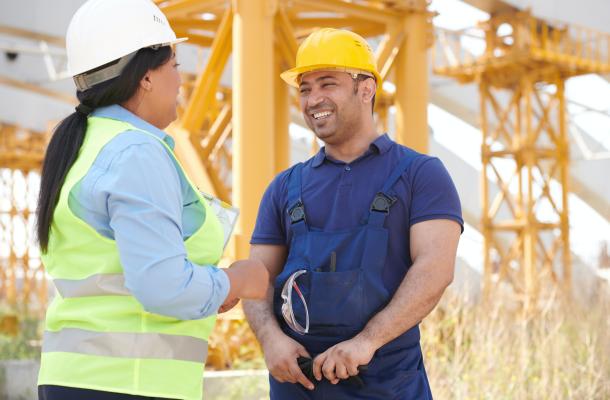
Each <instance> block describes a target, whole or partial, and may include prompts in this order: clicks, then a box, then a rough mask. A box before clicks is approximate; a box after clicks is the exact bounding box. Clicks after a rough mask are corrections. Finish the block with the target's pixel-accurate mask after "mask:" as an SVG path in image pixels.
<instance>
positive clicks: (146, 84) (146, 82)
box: [140, 72, 152, 92]
mask: <svg viewBox="0 0 610 400" xmlns="http://www.w3.org/2000/svg"><path fill="white" fill-rule="evenodd" d="M140 87H141V88H142V90H145V91H147V92H150V91H151V90H152V80H151V79H150V72H147V73H146V74H145V75H144V76H143V77H142V79H141V80H140Z"/></svg>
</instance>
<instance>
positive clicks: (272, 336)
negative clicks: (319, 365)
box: [244, 245, 313, 389]
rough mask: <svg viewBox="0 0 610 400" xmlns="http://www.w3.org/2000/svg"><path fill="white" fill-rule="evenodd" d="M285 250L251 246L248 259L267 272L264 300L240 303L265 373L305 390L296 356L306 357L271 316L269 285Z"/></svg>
mask: <svg viewBox="0 0 610 400" xmlns="http://www.w3.org/2000/svg"><path fill="white" fill-rule="evenodd" d="M286 256H287V249H286V246H281V245H252V247H251V249H250V259H253V260H259V261H261V262H262V263H263V264H264V265H265V266H266V267H267V270H268V271H269V280H270V282H269V289H268V291H267V299H266V300H247V301H244V313H245V314H246V318H247V320H248V323H249V324H250V327H251V328H252V330H253V331H254V334H255V335H256V338H257V339H258V341H259V343H260V344H261V346H262V348H263V353H264V356H265V362H266V363H267V368H268V369H269V372H270V373H271V375H273V377H274V378H275V379H277V380H278V381H279V382H291V383H297V382H298V383H300V384H301V385H303V386H305V387H306V388H308V389H313V384H312V383H311V382H310V381H309V380H308V379H307V378H306V377H305V375H303V373H302V372H301V370H300V368H299V366H298V364H297V358H298V357H299V356H304V357H310V355H309V354H308V353H307V350H305V348H304V347H303V346H302V345H301V344H299V343H297V342H296V341H294V340H292V339H291V338H290V337H288V336H286V335H285V334H284V332H282V330H281V329H280V326H279V324H278V323H277V320H276V319H275V315H274V314H273V282H274V281H275V278H276V277H277V276H278V274H279V273H280V272H282V269H283V268H284V264H285V262H286Z"/></svg>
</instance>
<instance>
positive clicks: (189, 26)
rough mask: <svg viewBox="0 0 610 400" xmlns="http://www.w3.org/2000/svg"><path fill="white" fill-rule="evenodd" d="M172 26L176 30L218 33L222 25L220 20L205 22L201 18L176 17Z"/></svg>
mask: <svg viewBox="0 0 610 400" xmlns="http://www.w3.org/2000/svg"><path fill="white" fill-rule="evenodd" d="M171 25H172V28H173V29H174V30H177V29H182V30H184V31H189V30H201V31H210V32H216V31H217V30H218V26H219V25H220V18H218V19H212V20H203V19H199V18H187V17H176V18H173V19H172V21H171Z"/></svg>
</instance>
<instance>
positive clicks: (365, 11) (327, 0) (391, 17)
mask: <svg viewBox="0 0 610 400" xmlns="http://www.w3.org/2000/svg"><path fill="white" fill-rule="evenodd" d="M292 2H293V4H295V5H297V6H301V7H302V8H304V9H307V10H315V11H330V12H336V13H340V14H345V15H347V16H350V17H352V18H359V19H362V20H365V21H374V22H378V23H381V24H388V23H390V24H391V23H397V22H399V21H400V19H401V17H402V15H403V14H404V13H401V12H399V11H396V10H392V9H389V8H377V7H370V6H369V7H367V6H365V5H361V4H358V3H351V2H347V1H343V0H292Z"/></svg>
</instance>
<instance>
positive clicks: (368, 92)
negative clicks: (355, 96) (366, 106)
mask: <svg viewBox="0 0 610 400" xmlns="http://www.w3.org/2000/svg"><path fill="white" fill-rule="evenodd" d="M360 85H361V87H360V89H361V93H362V94H361V96H362V100H363V101H364V102H365V103H370V102H371V101H373V97H374V96H375V93H376V92H377V84H376V83H375V80H374V79H365V80H363V81H362V82H360Z"/></svg>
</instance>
